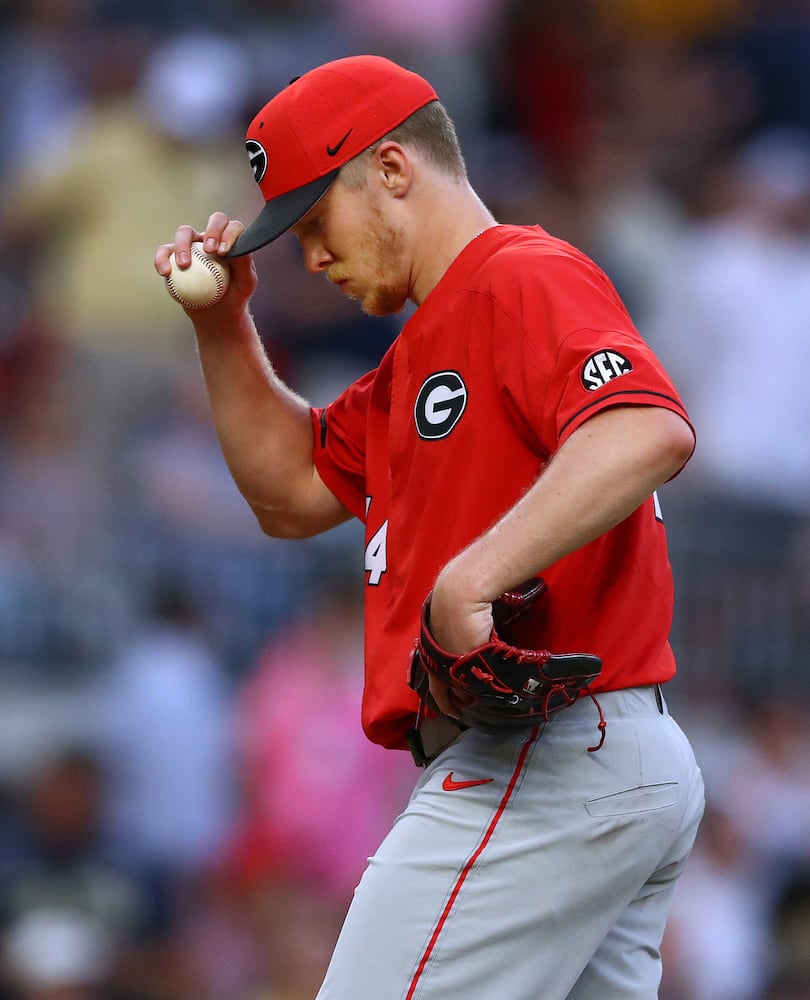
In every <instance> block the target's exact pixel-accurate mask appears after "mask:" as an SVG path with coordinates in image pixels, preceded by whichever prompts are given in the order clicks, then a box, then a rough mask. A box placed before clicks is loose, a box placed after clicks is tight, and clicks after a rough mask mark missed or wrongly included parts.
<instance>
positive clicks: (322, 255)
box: [301, 240, 335, 274]
mask: <svg viewBox="0 0 810 1000" xmlns="http://www.w3.org/2000/svg"><path fill="white" fill-rule="evenodd" d="M301 249H302V250H303V253H304V267H305V268H306V269H307V271H309V273H310V274H320V272H321V271H325V270H326V268H327V267H329V266H330V265H331V264H333V263H334V262H335V258H334V257H333V256H332V254H330V253H329V251H328V250H327V249H326V247H325V246H323V244H321V243H319V242H318V241H317V240H307V241H304V240H302V241H301Z"/></svg>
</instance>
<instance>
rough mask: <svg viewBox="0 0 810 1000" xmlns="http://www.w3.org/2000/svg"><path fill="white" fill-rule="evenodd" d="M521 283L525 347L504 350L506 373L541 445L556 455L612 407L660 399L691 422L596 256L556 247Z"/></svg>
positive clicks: (518, 319)
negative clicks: (558, 250) (568, 440)
mask: <svg viewBox="0 0 810 1000" xmlns="http://www.w3.org/2000/svg"><path fill="white" fill-rule="evenodd" d="M522 289H523V300H522V308H521V310H520V312H519V313H518V314H517V315H512V316H511V317H510V319H511V322H512V323H513V324H514V325H515V326H516V327H517V328H518V329H519V336H520V337H521V339H522V343H523V350H522V351H519V352H518V351H515V352H503V353H502V354H501V356H500V359H499V360H500V365H499V367H500V372H499V376H500V378H501V380H502V384H503V385H504V386H508V387H509V394H510V397H511V402H512V405H513V406H515V407H516V409H517V410H518V411H519V412H520V413H521V415H522V417H523V419H524V420H525V422H526V425H527V426H529V427H531V428H533V429H534V432H535V434H536V435H537V439H538V446H539V448H540V450H541V451H544V452H547V453H548V454H552V453H553V452H555V451H556V450H557V449H558V448H559V446H560V445H561V444H562V443H563V442H564V441H565V440H566V438H568V437H569V436H570V435H571V434H572V433H573V432H574V431H575V430H576V429H577V428H578V427H579V426H581V425H582V424H583V423H584V422H585V421H586V420H588V419H589V418H590V417H592V416H595V415H596V414H597V413H599V412H601V411H602V410H604V409H607V408H609V407H612V406H628V405H629V406H633V405H635V406H659V407H663V408H665V409H669V410H672V411H674V412H675V413H678V414H679V415H680V416H681V417H683V419H684V420H686V421H687V423H689V417H688V415H687V413H686V410H685V408H684V405H683V403H682V402H681V399H680V397H679V395H678V392H677V390H676V389H675V386H674V385H673V383H672V381H671V380H670V378H669V376H668V375H667V373H666V372H665V370H664V368H663V366H662V365H661V363H660V362H659V360H658V358H657V357H656V356H655V354H654V353H653V351H652V350H651V349H650V347H649V345H648V344H647V343H646V342H645V341H644V340H643V338H642V337H641V335H640V334H639V332H638V331H637V330H636V328H635V326H634V325H633V322H632V319H631V318H630V315H629V313H628V312H627V310H626V309H625V307H624V305H623V304H622V302H621V300H620V298H619V296H618V293H617V292H616V290H615V288H614V287H613V285H612V284H611V282H610V280H609V279H608V278H607V276H606V275H605V274H604V273H603V272H602V271H601V270H600V269H599V268H598V267H597V266H596V265H595V264H593V262H592V261H590V260H588V259H587V258H585V257H583V256H581V255H579V254H578V253H577V252H576V251H572V253H571V254H570V255H568V254H563V253H559V254H549V255H548V256H546V257H545V258H544V259H543V266H542V268H539V269H538V273H537V274H536V275H535V276H534V278H533V280H530V281H525V280H524V281H523V283H522ZM690 426H691V424H690Z"/></svg>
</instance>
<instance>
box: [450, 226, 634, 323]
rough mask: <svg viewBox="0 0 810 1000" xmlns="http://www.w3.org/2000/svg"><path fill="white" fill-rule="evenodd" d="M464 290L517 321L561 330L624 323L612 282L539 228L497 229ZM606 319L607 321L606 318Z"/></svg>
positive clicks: (490, 233)
mask: <svg viewBox="0 0 810 1000" xmlns="http://www.w3.org/2000/svg"><path fill="white" fill-rule="evenodd" d="M484 236H485V237H487V246H486V249H487V252H486V253H484V254H481V255H480V259H479V261H478V264H477V267H475V268H473V269H471V270H470V272H469V274H468V276H467V278H468V280H467V282H466V290H467V291H470V292H478V293H481V294H484V295H486V296H488V297H490V298H491V299H492V300H493V302H494V303H495V304H496V305H497V306H498V307H499V308H500V309H501V310H502V311H504V312H506V313H508V314H509V315H511V316H512V317H513V318H515V319H516V320H518V321H521V320H522V319H527V320H530V321H536V319H537V318H538V317H539V316H546V317H548V318H549V319H553V320H554V323H555V325H557V324H559V325H560V326H561V328H566V327H573V328H577V327H578V326H581V325H589V324H590V323H593V322H596V323H598V324H599V325H602V324H603V323H605V322H607V323H608V325H610V326H613V325H615V324H616V322H617V321H618V320H619V318H621V322H622V325H624V323H625V322H626V320H627V315H626V310H625V307H624V305H623V303H622V301H621V299H620V296H619V294H618V292H617V291H616V288H615V287H614V285H613V282H612V281H611V279H610V278H609V277H608V275H607V274H606V273H605V272H604V271H603V270H602V268H600V267H599V266H598V265H597V264H596V263H595V262H594V261H593V260H592V259H591V258H590V257H588V256H587V255H586V254H585V253H583V252H582V251H581V250H579V249H577V247H575V246H573V245H572V244H570V243H567V242H566V241H565V240H561V239H559V238H557V237H555V236H552V235H550V234H549V233H547V232H546V231H545V230H544V229H542V228H540V227H539V226H498V227H496V229H493V230H490V231H488V232H487V233H485V234H484ZM605 314H607V316H609V317H610V318H609V319H608V318H606V316H605Z"/></svg>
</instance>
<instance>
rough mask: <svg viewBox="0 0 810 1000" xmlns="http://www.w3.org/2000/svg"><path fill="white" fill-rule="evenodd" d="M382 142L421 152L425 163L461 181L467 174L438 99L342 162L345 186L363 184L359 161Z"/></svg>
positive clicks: (357, 186) (445, 112) (452, 125)
mask: <svg viewBox="0 0 810 1000" xmlns="http://www.w3.org/2000/svg"><path fill="white" fill-rule="evenodd" d="M384 142H398V143H399V144H400V145H401V146H404V147H405V148H406V149H412V150H414V151H415V152H417V153H420V154H421V155H422V156H423V157H424V158H425V159H426V160H427V161H428V163H431V164H432V165H433V166H434V167H436V168H437V169H438V170H440V171H442V173H445V174H448V175H449V176H450V177H452V178H454V179H455V180H463V179H464V178H465V177H466V176H467V167H466V164H465V163H464V154H463V153H462V151H461V146H460V144H459V141H458V135H457V133H456V127H455V125H454V124H453V120H452V119H451V118H450V116H449V115H448V113H447V111H446V109H445V108H444V106H443V105H442V104H441V103H440V102H439V101H431V102H430V104H426V105H425V106H424V107H423V108H420V109H419V110H418V111H415V112H414V113H413V114H412V115H411V116H410V117H409V118H406V119H405V121H404V122H402V124H401V125H397V127H396V128H395V129H393V130H392V131H391V132H389V133H388V134H387V135H384V136H383V137H382V139H378V140H377V142H375V143H374V144H373V145H371V146H369V147H368V149H365V150H363V152H362V153H360V154H359V155H358V156H355V157H354V159H351V160H349V162H348V163H346V164H344V165H343V167H342V168H341V171H340V179H341V181H342V182H343V183H344V184H345V185H346V186H347V187H349V188H355V189H356V188H360V187H362V186H363V184H364V183H365V170H364V169H363V168H362V165H361V161H362V159H363V157H364V156H367V155H369V154H371V153H373V152H374V151H375V150H376V149H377V147H378V146H380V145H381V144H382V143H384Z"/></svg>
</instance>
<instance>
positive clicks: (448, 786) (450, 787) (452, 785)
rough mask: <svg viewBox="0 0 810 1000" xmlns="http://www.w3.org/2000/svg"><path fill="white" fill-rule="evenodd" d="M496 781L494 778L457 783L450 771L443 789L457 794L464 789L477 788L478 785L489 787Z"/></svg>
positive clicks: (443, 783)
mask: <svg viewBox="0 0 810 1000" xmlns="http://www.w3.org/2000/svg"><path fill="white" fill-rule="evenodd" d="M494 780H495V779H494V778H475V779H474V780H472V781H456V780H455V779H454V778H453V772H452V771H450V772H449V774H448V775H447V777H446V778H445V779H444V781H443V782H442V788H443V789H444V790H445V791H446V792H457V791H459V790H460V789H462V788H475V786H476V785H488V784H489V783H490V781H494Z"/></svg>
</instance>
